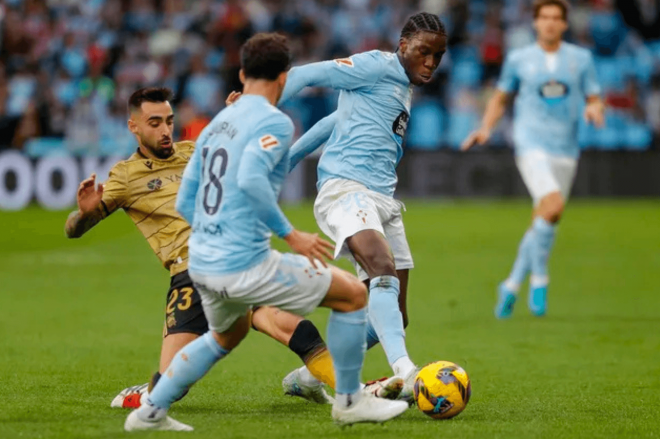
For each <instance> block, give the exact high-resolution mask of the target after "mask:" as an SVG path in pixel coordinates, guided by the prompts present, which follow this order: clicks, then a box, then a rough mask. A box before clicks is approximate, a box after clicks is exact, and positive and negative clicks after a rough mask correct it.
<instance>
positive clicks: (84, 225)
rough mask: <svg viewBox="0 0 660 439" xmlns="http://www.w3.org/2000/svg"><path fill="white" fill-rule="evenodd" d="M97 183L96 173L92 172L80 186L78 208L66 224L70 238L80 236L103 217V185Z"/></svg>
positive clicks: (70, 215)
mask: <svg viewBox="0 0 660 439" xmlns="http://www.w3.org/2000/svg"><path fill="white" fill-rule="evenodd" d="M95 183H96V174H92V175H91V177H89V178H88V179H86V180H83V182H82V183H80V186H78V194H77V197H76V198H77V202H78V210H76V211H73V212H71V214H69V217H68V218H67V220H66V224H65V226H64V231H65V232H66V236H67V237H68V238H80V237H81V236H82V235H84V234H85V233H86V232H87V231H88V230H89V229H91V228H92V227H94V226H95V225H96V224H98V223H99V221H101V219H103V215H102V212H101V206H100V204H101V200H102V198H103V185H102V184H100V183H99V184H98V186H97V185H95ZM95 186H96V187H95Z"/></svg>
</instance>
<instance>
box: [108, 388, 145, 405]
mask: <svg viewBox="0 0 660 439" xmlns="http://www.w3.org/2000/svg"><path fill="white" fill-rule="evenodd" d="M148 390H149V383H146V384H142V385H141V386H133V387H127V388H125V389H124V390H122V391H121V392H119V395H117V396H115V398H114V399H113V400H112V402H111V403H110V407H112V408H120V409H122V408H123V409H128V408H130V409H137V408H140V406H141V405H142V403H143V402H144V401H145V400H146V398H147V396H149V393H148Z"/></svg>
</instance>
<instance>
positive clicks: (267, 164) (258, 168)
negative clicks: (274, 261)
mask: <svg viewBox="0 0 660 439" xmlns="http://www.w3.org/2000/svg"><path fill="white" fill-rule="evenodd" d="M292 137H293V125H292V123H291V121H290V120H288V119H287V120H282V121H277V123H270V124H268V125H267V126H264V127H263V128H262V129H259V130H257V133H256V134H255V136H253V138H252V139H251V140H250V142H249V143H248V145H247V146H246V148H245V151H244V152H243V155H242V157H241V163H240V165H239V167H238V174H237V182H238V187H239V188H240V189H241V191H243V192H244V193H245V195H246V196H247V199H248V200H249V201H250V203H251V205H252V208H253V209H254V210H255V212H256V214H257V216H258V217H259V219H260V220H261V221H262V222H263V223H265V224H266V225H267V226H268V227H269V228H270V229H271V230H272V231H273V232H275V233H276V234H277V236H279V237H280V238H283V237H285V236H287V235H288V234H290V233H291V232H292V231H293V226H291V223H290V222H289V220H288V219H287V218H286V216H285V215H284V213H283V212H282V210H281V209H280V207H279V206H278V204H277V196H276V194H275V193H274V192H273V191H272V190H270V187H271V185H270V181H269V179H268V176H269V175H270V173H271V172H273V170H274V169H275V167H276V166H277V165H278V163H279V162H280V161H282V160H283V159H286V155H287V152H288V150H289V145H290V144H291V139H292Z"/></svg>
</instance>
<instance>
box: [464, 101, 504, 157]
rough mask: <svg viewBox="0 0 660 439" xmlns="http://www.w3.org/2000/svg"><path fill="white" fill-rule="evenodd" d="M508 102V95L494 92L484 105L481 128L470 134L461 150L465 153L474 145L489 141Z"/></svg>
mask: <svg viewBox="0 0 660 439" xmlns="http://www.w3.org/2000/svg"><path fill="white" fill-rule="evenodd" d="M508 100H509V95H508V93H506V92H504V91H502V90H496V91H495V94H494V95H493V96H492V97H491V98H490V100H489V101H488V104H487V105H486V112H485V113H484V117H483V119H482V121H481V127H479V128H478V129H477V130H475V131H473V132H472V133H470V135H469V136H468V137H467V139H465V141H464V142H463V143H462V144H461V150H462V151H467V150H468V149H470V148H472V147H473V146H474V145H477V144H478V145H483V144H485V143H486V142H488V139H490V135H491V132H492V130H493V128H495V126H497V123H498V122H499V121H500V119H501V118H502V116H503V115H504V111H505V110H506V105H507V102H508Z"/></svg>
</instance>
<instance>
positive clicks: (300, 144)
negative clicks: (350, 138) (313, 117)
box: [289, 111, 337, 171]
mask: <svg viewBox="0 0 660 439" xmlns="http://www.w3.org/2000/svg"><path fill="white" fill-rule="evenodd" d="M336 123H337V112H336V111H335V112H334V113H332V114H330V115H329V116H326V117H324V118H323V119H321V120H320V121H318V122H316V123H315V124H314V126H313V127H311V128H310V129H309V130H307V132H306V133H305V134H303V135H302V136H301V137H300V139H298V141H297V142H296V143H294V144H293V146H292V147H291V149H290V150H289V171H291V170H293V168H295V167H296V165H297V164H298V163H300V161H302V159H304V158H305V157H307V156H308V155H310V154H311V153H313V152H314V151H316V150H317V149H318V148H320V147H321V145H323V144H324V143H325V142H326V141H327V140H328V139H329V138H330V135H331V134H332V130H334V129H335V125H336Z"/></svg>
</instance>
